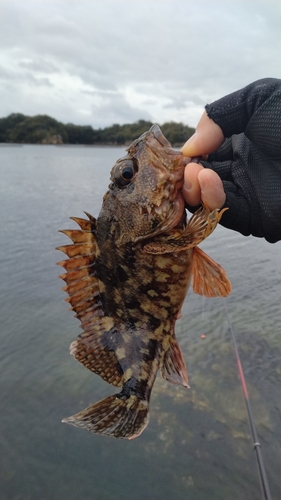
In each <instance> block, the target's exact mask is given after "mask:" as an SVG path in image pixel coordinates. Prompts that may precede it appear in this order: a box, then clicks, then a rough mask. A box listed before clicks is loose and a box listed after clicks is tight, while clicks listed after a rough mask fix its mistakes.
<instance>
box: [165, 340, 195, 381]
mask: <svg viewBox="0 0 281 500" xmlns="http://www.w3.org/2000/svg"><path fill="white" fill-rule="evenodd" d="M161 374H162V377H163V378H164V379H166V380H168V382H171V383H172V384H179V385H183V386H184V387H187V388H189V385H188V375H187V370H186V366H185V361H184V359H183V355H182V352H181V348H180V346H179V344H178V341H177V339H176V337H175V336H173V337H172V339H171V343H170V347H169V349H168V351H167V352H166V353H165V356H164V360H163V364H162V366H161Z"/></svg>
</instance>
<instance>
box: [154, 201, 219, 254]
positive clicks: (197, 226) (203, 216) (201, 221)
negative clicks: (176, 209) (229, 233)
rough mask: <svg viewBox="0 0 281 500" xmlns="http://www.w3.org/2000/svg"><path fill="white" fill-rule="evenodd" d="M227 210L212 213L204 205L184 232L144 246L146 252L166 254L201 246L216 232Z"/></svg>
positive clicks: (177, 231) (193, 216) (190, 220)
mask: <svg viewBox="0 0 281 500" xmlns="http://www.w3.org/2000/svg"><path fill="white" fill-rule="evenodd" d="M225 210H227V208H224V209H223V210H219V209H216V210H212V211H210V210H209V208H208V207H207V206H206V205H202V207H200V208H199V209H198V210H197V211H196V212H195V213H194V214H193V215H192V217H191V218H190V219H189V221H188V224H187V226H186V228H185V229H184V231H182V230H180V229H174V230H172V231H170V232H169V233H168V234H167V235H165V236H164V237H162V238H161V237H160V238H159V240H158V241H152V242H149V243H147V244H146V245H144V251H145V252H147V253H153V254H164V253H171V252H180V251H182V250H188V249H190V248H193V247H195V246H196V245H199V243H201V242H202V241H203V240H204V239H205V238H207V237H208V236H209V235H210V234H211V233H212V232H213V231H214V229H215V228H216V226H217V224H218V223H219V221H220V219H221V217H222V215H223V213H224V212H225Z"/></svg>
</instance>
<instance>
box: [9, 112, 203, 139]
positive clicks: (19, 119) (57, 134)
mask: <svg viewBox="0 0 281 500" xmlns="http://www.w3.org/2000/svg"><path fill="white" fill-rule="evenodd" d="M152 125H153V123H152V122H150V121H146V120H138V121H137V122H135V123H126V124H124V125H118V124H114V125H111V126H110V127H105V128H103V129H101V128H99V129H94V128H93V127H91V126H90V125H74V124H73V123H67V124H63V123H61V122H59V121H57V120H55V119H54V118H51V117H50V116H48V115H37V116H25V115H23V114H21V113H12V114H11V115H9V116H7V117H6V118H0V142H11V143H23V144H85V145H91V144H97V145H103V144H104V145H120V146H121V145H128V144H129V143H130V142H132V141H133V140H134V139H136V138H137V137H139V136H140V135H141V134H143V133H144V132H146V131H147V130H148V129H149V128H150V127H151V126H152ZM161 130H162V132H163V134H164V135H165V137H166V138H167V139H168V141H169V142H170V143H171V144H172V145H173V146H179V145H182V144H183V143H184V142H185V141H186V140H187V139H188V138H189V137H191V135H192V134H194V128H192V127H189V126H187V125H184V124H183V123H178V122H172V121H171V122H167V123H164V124H163V125H161Z"/></svg>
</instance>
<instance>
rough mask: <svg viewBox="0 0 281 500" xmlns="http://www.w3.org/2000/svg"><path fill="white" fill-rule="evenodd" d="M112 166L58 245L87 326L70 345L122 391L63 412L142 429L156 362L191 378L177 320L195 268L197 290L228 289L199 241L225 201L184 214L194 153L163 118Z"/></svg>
mask: <svg viewBox="0 0 281 500" xmlns="http://www.w3.org/2000/svg"><path fill="white" fill-rule="evenodd" d="M127 152H128V154H127V155H126V156H125V157H123V158H121V159H119V160H118V161H117V162H116V164H115V165H114V167H113V168H112V171H111V183H110V185H109V188H108V191H107V193H106V194H105V196H104V199H103V204H102V208H101V212H100V214H99V216H98V218H97V220H96V219H95V218H94V217H92V216H91V215H89V214H86V215H87V217H88V220H85V219H80V218H76V217H73V218H72V219H73V220H74V221H75V222H76V223H77V224H78V225H79V226H80V229H77V230H64V231H62V232H63V233H65V234H66V235H67V236H69V238H70V239H71V240H72V242H73V243H72V244H70V245H64V246H61V247H59V248H58V249H59V250H61V251H63V252H64V253H65V254H66V255H67V256H68V259H66V260H64V261H62V262H60V263H59V264H60V265H61V266H62V267H64V268H65V270H66V273H65V274H63V275H62V276H60V277H61V278H62V279H63V280H64V281H65V282H66V286H65V287H64V290H65V291H66V292H67V293H68V296H69V297H68V298H67V299H66V300H67V301H68V302H69V303H70V305H71V308H72V309H73V311H75V313H76V317H77V318H78V319H79V320H80V321H81V328H82V329H83V332H82V333H81V334H80V335H79V337H78V339H77V340H75V341H74V342H73V343H72V344H71V346H70V352H71V354H72V355H73V356H74V357H75V358H76V359H77V360H78V361H80V363H83V365H84V366H86V368H88V369H89V370H91V371H93V372H95V373H97V374H98V375H99V376H100V377H102V378H103V380H105V381H106V382H108V383H109V384H112V385H114V386H116V387H121V391H120V392H119V393H117V394H114V395H112V396H109V397H107V398H105V399H102V400H101V401H99V402H98V403H96V404H94V405H92V406H90V407H89V408H86V409H85V410H82V411H81V412H79V413H77V414H76V415H73V416H72V417H69V418H66V419H65V420H63V422H67V423H69V424H72V425H74V426H76V427H82V428H84V429H87V430H88V431H91V432H94V433H97V434H102V435H105V436H113V437H115V438H129V439H132V438H134V437H137V436H138V435H139V434H140V433H141V432H142V431H143V430H144V429H145V427H146V426H147V424H148V420H149V400H150V395H151V390H152V386H153V383H154V381H155V377H156V375H157V372H158V370H159V369H160V370H161V373H162V376H163V377H164V378H165V379H167V380H168V381H169V382H172V383H174V384H181V385H183V386H184V387H188V379H187V371H186V366H185V362H184V359H183V356H182V353H181V349H180V347H179V345H178V342H177V339H176V337H175V331H174V329H175V322H176V319H177V317H178V314H179V311H180V309H181V306H182V303H183V301H184V298H185V295H186V293H187V290H188V287H189V283H190V279H191V276H192V277H193V290H194V292H196V293H199V294H201V295H205V296H207V297H216V296H221V297H222V296H223V297H224V296H226V295H228V294H229V293H230V291H231V285H230V282H229V281H228V278H227V276H226V274H225V271H224V270H223V269H222V268H221V266H219V265H218V264H217V263H216V262H214V261H213V260H212V259H211V258H210V257H208V256H207V255H206V254H205V253H204V252H203V251H202V250H201V249H199V248H198V247H197V245H198V244H199V243H200V242H201V241H202V240H204V239H205V238H206V237H207V236H208V235H209V234H210V233H211V232H212V231H213V230H214V228H215V227H216V225H217V223H218V222H219V220H220V218H221V216H222V213H223V210H222V211H219V210H213V211H210V210H208V208H207V207H206V206H202V207H201V208H200V209H199V210H197V212H196V213H195V214H194V215H193V216H192V217H191V218H190V220H189V221H188V222H187V221H186V212H185V206H184V199H183V195H182V192H181V188H182V185H183V174H184V167H185V165H186V163H187V162H188V160H187V159H186V158H184V157H183V156H182V154H181V153H180V152H179V151H175V150H173V149H172V148H171V145H170V143H169V142H168V141H167V139H166V138H165V137H164V136H163V134H162V132H161V130H160V128H159V127H158V125H153V126H152V127H151V129H150V130H149V131H148V132H146V133H144V134H143V135H142V136H141V137H139V138H138V139H136V140H135V141H134V142H132V144H131V145H130V146H129V147H128V149H127Z"/></svg>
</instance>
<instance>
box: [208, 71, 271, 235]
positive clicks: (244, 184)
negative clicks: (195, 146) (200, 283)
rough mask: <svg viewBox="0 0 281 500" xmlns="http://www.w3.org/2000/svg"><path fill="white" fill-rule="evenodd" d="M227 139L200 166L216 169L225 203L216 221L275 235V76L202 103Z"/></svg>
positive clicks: (235, 228) (250, 231) (241, 229)
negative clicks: (213, 100)
mask: <svg viewBox="0 0 281 500" xmlns="http://www.w3.org/2000/svg"><path fill="white" fill-rule="evenodd" d="M206 112H207V114H208V116H209V118H212V120H213V121H214V122H215V123H217V124H218V125H219V126H220V128H221V129H222V131H223V133H224V136H225V137H226V138H227V139H226V140H225V142H224V143H223V145H222V146H221V147H220V148H219V150H218V151H216V152H215V153H213V154H210V155H209V157H208V161H200V163H202V165H203V166H204V167H208V168H211V169H213V170H215V172H217V173H218V175H219V176H220V177H221V179H222V181H223V186H224V190H225V193H226V202H225V205H224V207H228V208H229V210H227V211H226V212H225V213H224V215H223V217H222V220H221V224H222V225H223V226H225V227H227V228H230V229H234V230H236V231H239V232H240V233H242V234H244V235H245V236H248V235H249V234H252V235H253V236H258V237H264V238H266V240H267V241H269V242H270V243H275V242H276V241H278V240H281V80H278V79H275V78H265V79H263V80H258V81H256V82H254V83H251V84H250V85H247V87H245V88H243V89H241V90H238V91H237V92H234V93H232V94H230V95H228V96H226V97H223V98H222V99H219V100H218V101H216V102H214V103H212V104H208V105H207V106H206Z"/></svg>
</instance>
